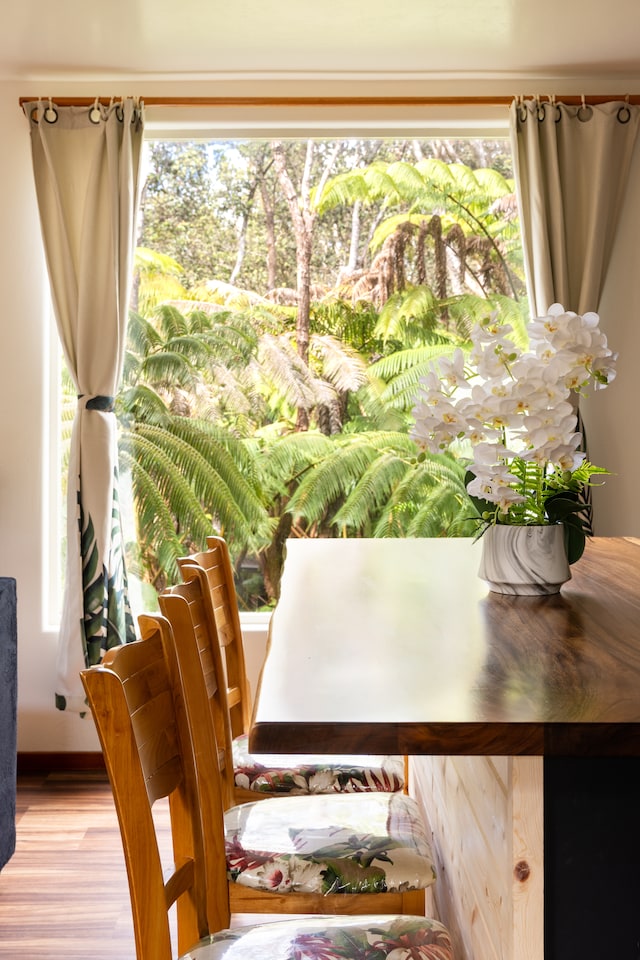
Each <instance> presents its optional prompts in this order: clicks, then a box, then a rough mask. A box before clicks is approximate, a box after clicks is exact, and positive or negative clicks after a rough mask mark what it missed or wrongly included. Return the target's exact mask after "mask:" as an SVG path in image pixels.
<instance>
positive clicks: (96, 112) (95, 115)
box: [89, 97, 102, 124]
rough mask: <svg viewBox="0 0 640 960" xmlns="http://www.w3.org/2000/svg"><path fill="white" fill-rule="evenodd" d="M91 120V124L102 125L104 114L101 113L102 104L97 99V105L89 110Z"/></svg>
mask: <svg viewBox="0 0 640 960" xmlns="http://www.w3.org/2000/svg"><path fill="white" fill-rule="evenodd" d="M89 120H90V121H91V123H95V124H98V123H100V121H101V120H102V113H101V111H100V103H99V101H98V98H97V97H96V99H95V103H94V104H93V106H92V107H91V110H89Z"/></svg>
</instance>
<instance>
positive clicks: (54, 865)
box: [0, 771, 282, 960]
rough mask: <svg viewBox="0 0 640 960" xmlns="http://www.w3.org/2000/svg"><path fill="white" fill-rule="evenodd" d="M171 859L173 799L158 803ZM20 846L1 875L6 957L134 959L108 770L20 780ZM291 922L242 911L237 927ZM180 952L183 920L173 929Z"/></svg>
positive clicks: (1, 958) (0, 920) (166, 858)
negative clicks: (178, 933)
mask: <svg viewBox="0 0 640 960" xmlns="http://www.w3.org/2000/svg"><path fill="white" fill-rule="evenodd" d="M154 811H155V816H156V822H157V826H158V835H159V841H160V848H161V856H162V858H163V862H165V863H169V862H171V834H170V830H169V811H168V807H167V805H166V803H165V804H164V805H163V804H162V803H158V804H156V805H155V807H154ZM16 822H17V831H16V832H17V842H16V852H15V853H14V855H13V857H12V858H11V859H10V860H9V862H8V863H7V864H6V866H5V867H4V869H3V870H2V871H1V872H0V960H9V958H11V960H135V957H136V951H135V943H134V937H133V924H132V922H131V908H130V904H129V888H128V885H127V873H126V868H125V865H124V857H123V854H122V845H121V840H120V830H119V828H118V820H117V817H116V813H115V809H114V806H113V799H112V796H111V787H110V786H109V782H108V780H107V775H106V773H104V772H99V771H96V772H92V771H82V772H72V773H51V774H38V775H35V774H34V775H28V776H27V775H22V776H19V777H18V796H17V804H16ZM276 919H282V917H280V916H276V915H271V914H264V913H263V914H258V915H256V914H249V913H247V914H238V915H237V916H234V917H232V919H231V926H244V925H248V924H251V923H266V922H268V921H269V920H276ZM172 932H173V941H174V955H177V954H176V937H175V923H174V924H173V925H172Z"/></svg>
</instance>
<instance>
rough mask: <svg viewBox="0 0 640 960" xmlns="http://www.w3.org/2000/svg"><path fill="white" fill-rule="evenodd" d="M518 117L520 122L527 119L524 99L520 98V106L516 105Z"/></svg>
mask: <svg viewBox="0 0 640 960" xmlns="http://www.w3.org/2000/svg"><path fill="white" fill-rule="evenodd" d="M518 119H519V121H520V123H525V122H526V119H527V105H526V103H525V102H524V100H522V102H521V104H520V106H519V107H518Z"/></svg>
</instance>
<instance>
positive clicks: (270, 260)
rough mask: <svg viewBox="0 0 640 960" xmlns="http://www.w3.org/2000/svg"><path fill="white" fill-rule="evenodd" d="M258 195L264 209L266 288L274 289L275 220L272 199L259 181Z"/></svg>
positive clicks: (275, 273)
mask: <svg viewBox="0 0 640 960" xmlns="http://www.w3.org/2000/svg"><path fill="white" fill-rule="evenodd" d="M260 197H261V198H262V209H263V210H264V226H265V231H266V234H267V290H274V289H275V287H276V286H277V269H278V260H277V254H276V220H275V213H274V204H273V199H272V197H271V196H270V195H269V191H268V189H267V184H266V182H265V181H264V179H263V180H261V181H260Z"/></svg>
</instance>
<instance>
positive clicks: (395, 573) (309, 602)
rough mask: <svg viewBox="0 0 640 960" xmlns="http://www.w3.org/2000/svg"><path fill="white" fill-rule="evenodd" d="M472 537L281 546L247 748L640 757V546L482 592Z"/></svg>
mask: <svg viewBox="0 0 640 960" xmlns="http://www.w3.org/2000/svg"><path fill="white" fill-rule="evenodd" d="M479 559H480V546H479V544H474V543H472V541H470V540H465V539H451V540H441V539H435V540H429V539H415V540H304V541H301V540H293V541H289V543H288V549H287V559H286V563H285V569H284V575H283V580H282V590H281V599H280V602H279V604H278V607H277V608H276V610H275V612H274V614H273V617H272V623H271V635H270V640H269V649H268V653H267V658H266V662H265V665H264V668H263V672H262V677H261V682H260V687H259V691H258V696H257V699H256V706H255V709H254V717H253V723H252V728H251V734H250V747H251V749H252V750H253V751H254V752H261V751H262V752H269V753H276V752H289V753H295V752H304V751H307V752H308V751H310V750H312V751H314V752H318V753H322V752H325V753H328V752H335V751H343V752H348V753H358V752H367V753H371V752H376V753H405V754H416V755H417V754H434V755H437V754H441V755H445V754H447V755H448V754H467V755H505V756H506V755H543V754H544V755H555V756H560V755H610V756H624V755H640V544H639V543H638V541H636V540H633V539H631V538H594V539H592V540H590V541H589V542H588V543H587V548H586V551H585V554H584V556H583V557H582V559H581V560H580V561H578V563H576V564H574V565H573V566H572V568H571V572H572V578H571V580H570V581H569V582H568V583H566V584H565V585H564V586H563V587H562V590H561V592H560V593H559V594H557V595H555V596H549V597H511V596H504V595H499V594H494V593H490V592H489V590H488V587H487V585H486V584H485V583H484V582H483V581H482V580H480V579H479V577H478V565H479Z"/></svg>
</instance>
